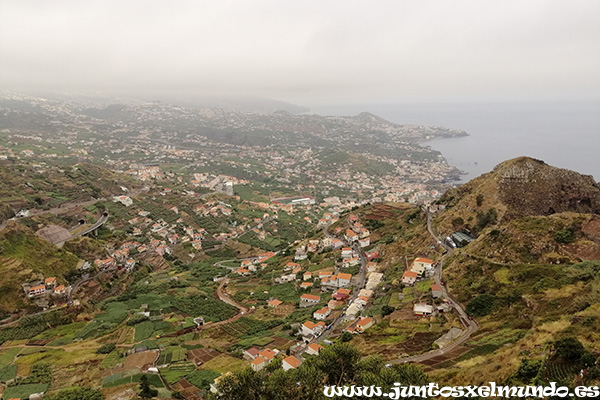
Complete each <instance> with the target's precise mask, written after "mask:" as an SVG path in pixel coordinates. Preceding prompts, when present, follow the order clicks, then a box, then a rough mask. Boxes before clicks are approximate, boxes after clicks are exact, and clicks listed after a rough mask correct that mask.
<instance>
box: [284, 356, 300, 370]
mask: <svg viewBox="0 0 600 400" xmlns="http://www.w3.org/2000/svg"><path fill="white" fill-rule="evenodd" d="M300 364H302V361H300V360H298V359H297V358H296V357H294V356H288V357H286V358H284V359H283V361H282V362H281V367H282V368H283V370H284V371H287V370H290V369H294V368H298V367H299V366H300Z"/></svg>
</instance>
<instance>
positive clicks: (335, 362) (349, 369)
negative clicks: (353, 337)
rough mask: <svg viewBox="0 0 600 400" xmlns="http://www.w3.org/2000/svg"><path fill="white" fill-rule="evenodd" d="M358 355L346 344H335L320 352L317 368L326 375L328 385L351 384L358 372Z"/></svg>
mask: <svg viewBox="0 0 600 400" xmlns="http://www.w3.org/2000/svg"><path fill="white" fill-rule="evenodd" d="M359 360H360V353H359V352H358V350H356V349H355V348H354V347H352V346H350V345H349V344H348V343H336V344H334V345H332V346H329V347H326V348H325V349H323V350H321V354H320V355H319V357H318V358H317V363H316V364H317V365H316V366H317V368H319V369H320V370H321V371H323V372H324V373H325V374H327V378H326V382H327V384H328V385H341V384H343V383H344V382H352V381H353V380H354V377H355V375H356V373H357V371H358V361H359Z"/></svg>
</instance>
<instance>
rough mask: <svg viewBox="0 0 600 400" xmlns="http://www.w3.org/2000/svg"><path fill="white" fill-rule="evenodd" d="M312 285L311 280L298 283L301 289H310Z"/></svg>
mask: <svg viewBox="0 0 600 400" xmlns="http://www.w3.org/2000/svg"><path fill="white" fill-rule="evenodd" d="M312 287H313V283H312V282H302V283H301V284H300V289H302V290H308V289H310V288H312Z"/></svg>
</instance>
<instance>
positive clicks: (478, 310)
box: [466, 293, 496, 317]
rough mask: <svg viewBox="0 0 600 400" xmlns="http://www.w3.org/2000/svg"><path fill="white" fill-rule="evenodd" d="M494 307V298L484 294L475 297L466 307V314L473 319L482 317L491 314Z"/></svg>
mask: <svg viewBox="0 0 600 400" xmlns="http://www.w3.org/2000/svg"><path fill="white" fill-rule="evenodd" d="M495 306H496V296H494V295H491V294H488V293H484V294H480V295H479V296H477V297H475V298H474V299H473V300H471V301H470V302H469V304H468V305H467V309H466V311H467V314H469V315H472V316H475V317H483V316H485V315H488V314H489V313H491V312H492V311H493V310H494V308H495Z"/></svg>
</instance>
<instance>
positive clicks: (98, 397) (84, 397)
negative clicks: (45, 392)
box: [44, 387, 104, 400]
mask: <svg viewBox="0 0 600 400" xmlns="http://www.w3.org/2000/svg"><path fill="white" fill-rule="evenodd" d="M44 399H45V400H104V395H103V394H102V392H100V391H99V390H95V389H92V388H86V387H83V388H82V387H73V388H69V389H64V390H61V391H60V392H58V393H57V394H55V395H52V396H46V397H44Z"/></svg>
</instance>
